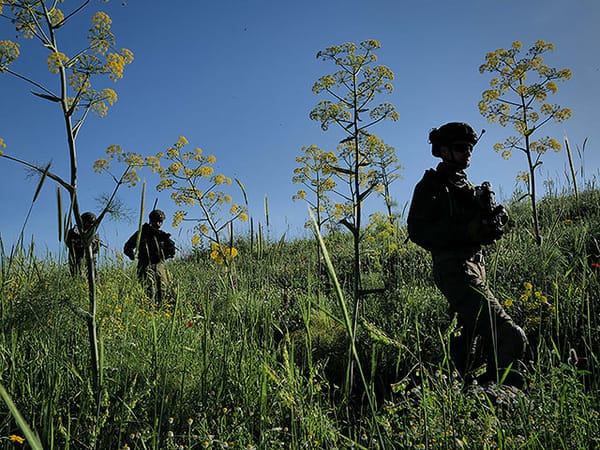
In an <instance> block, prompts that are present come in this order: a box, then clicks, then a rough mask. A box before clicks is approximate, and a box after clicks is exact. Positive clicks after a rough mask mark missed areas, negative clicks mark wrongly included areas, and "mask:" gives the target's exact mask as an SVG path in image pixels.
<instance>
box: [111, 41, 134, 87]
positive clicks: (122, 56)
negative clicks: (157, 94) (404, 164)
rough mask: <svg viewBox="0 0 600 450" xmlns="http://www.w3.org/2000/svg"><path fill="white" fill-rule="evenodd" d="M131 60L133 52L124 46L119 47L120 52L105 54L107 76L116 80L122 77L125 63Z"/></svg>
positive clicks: (129, 62)
mask: <svg viewBox="0 0 600 450" xmlns="http://www.w3.org/2000/svg"><path fill="white" fill-rule="evenodd" d="M132 61H133V53H132V52H131V50H128V49H126V48H123V49H121V53H109V54H108V55H106V64H105V70H106V71H107V72H108V77H109V78H110V79H111V80H113V81H115V82H116V81H117V80H118V79H119V78H123V69H124V68H125V66H126V65H127V64H131V63H132Z"/></svg>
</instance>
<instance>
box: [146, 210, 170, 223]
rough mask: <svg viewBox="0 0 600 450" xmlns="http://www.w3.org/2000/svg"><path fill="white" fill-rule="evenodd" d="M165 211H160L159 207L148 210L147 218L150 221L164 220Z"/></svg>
mask: <svg viewBox="0 0 600 450" xmlns="http://www.w3.org/2000/svg"><path fill="white" fill-rule="evenodd" d="M165 217H166V216H165V213H164V212H162V211H161V210H160V209H153V210H152V211H150V214H149V215H148V218H149V219H150V222H153V223H155V222H164V220H165Z"/></svg>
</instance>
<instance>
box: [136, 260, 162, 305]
mask: <svg viewBox="0 0 600 450" xmlns="http://www.w3.org/2000/svg"><path fill="white" fill-rule="evenodd" d="M137 274H138V280H139V281H140V283H141V284H142V286H144V288H145V289H146V292H147V294H148V298H150V299H151V300H152V301H153V302H154V303H156V304H157V305H160V304H162V301H163V300H165V299H166V296H167V287H168V285H169V277H168V274H167V269H166V267H165V264H164V263H163V262H159V263H156V264H148V265H141V266H138V270H137Z"/></svg>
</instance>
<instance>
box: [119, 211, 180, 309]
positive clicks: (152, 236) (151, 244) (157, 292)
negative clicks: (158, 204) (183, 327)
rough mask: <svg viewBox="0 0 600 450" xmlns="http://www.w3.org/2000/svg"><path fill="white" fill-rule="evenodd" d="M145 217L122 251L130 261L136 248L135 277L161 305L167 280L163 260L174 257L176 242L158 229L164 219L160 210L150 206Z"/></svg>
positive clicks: (150, 296)
mask: <svg viewBox="0 0 600 450" xmlns="http://www.w3.org/2000/svg"><path fill="white" fill-rule="evenodd" d="M148 218H149V222H148V223H145V224H143V225H142V228H141V230H139V231H136V232H135V233H133V235H132V236H131V237H130V238H129V239H128V240H127V242H126V243H125V246H124V248H123V253H125V256H127V257H128V258H129V259H131V260H132V261H133V260H134V259H135V257H136V249H137V259H138V265H137V274H138V280H139V281H140V283H141V284H142V286H144V287H145V288H146V291H147V293H148V297H149V298H150V299H151V300H152V301H153V302H154V303H156V304H158V305H160V304H161V303H162V301H163V300H165V297H166V293H167V287H168V283H169V278H168V274H167V269H166V267H165V260H167V259H168V258H172V257H173V256H175V243H174V242H173V240H171V235H170V234H169V233H165V232H164V231H162V230H161V229H160V227H161V226H162V224H163V222H164V220H165V213H164V212H163V211H161V210H160V209H153V210H152V211H150V215H149V217H148Z"/></svg>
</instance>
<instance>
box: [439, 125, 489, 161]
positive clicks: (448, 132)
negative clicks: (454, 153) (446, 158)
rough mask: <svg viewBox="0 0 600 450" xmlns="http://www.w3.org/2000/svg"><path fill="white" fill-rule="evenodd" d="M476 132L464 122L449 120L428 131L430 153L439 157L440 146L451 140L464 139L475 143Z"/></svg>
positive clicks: (476, 138)
mask: <svg viewBox="0 0 600 450" xmlns="http://www.w3.org/2000/svg"><path fill="white" fill-rule="evenodd" d="M477 140H478V137H477V134H475V131H474V130H473V128H472V127H471V126H470V125H469V124H467V123H464V122H449V123H447V124H445V125H442V126H441V127H439V128H434V129H433V130H431V131H430V133H429V142H430V143H431V154H432V155H433V156H437V157H440V156H441V154H440V147H441V146H442V145H444V144H450V143H452V142H453V141H465V142H469V143H471V144H473V145H475V144H477Z"/></svg>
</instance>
